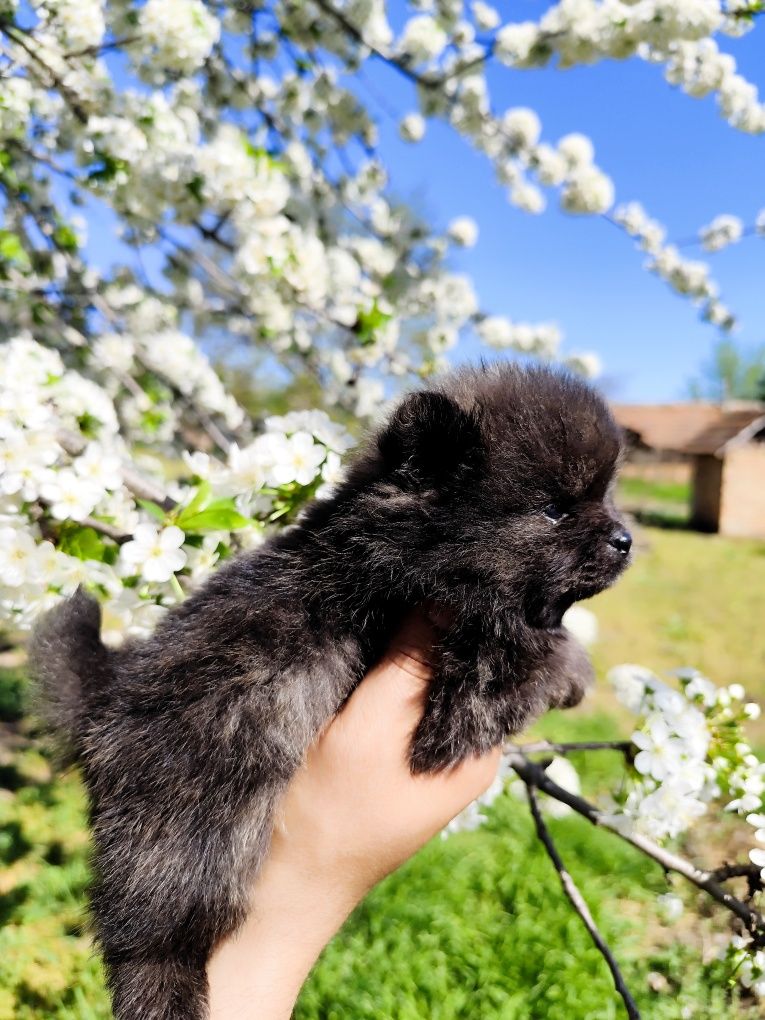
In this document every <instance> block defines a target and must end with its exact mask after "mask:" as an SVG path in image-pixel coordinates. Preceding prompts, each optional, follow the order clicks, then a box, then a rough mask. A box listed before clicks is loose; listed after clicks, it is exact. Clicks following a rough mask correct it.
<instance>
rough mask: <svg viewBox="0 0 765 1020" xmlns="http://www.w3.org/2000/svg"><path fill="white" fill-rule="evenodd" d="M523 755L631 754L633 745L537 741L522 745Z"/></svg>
mask: <svg viewBox="0 0 765 1020" xmlns="http://www.w3.org/2000/svg"><path fill="white" fill-rule="evenodd" d="M518 750H519V751H520V753H521V754H544V753H547V754H573V753H575V752H576V751H619V752H620V753H621V754H625V755H628V754H631V753H632V750H633V744H632V743H631V741H629V740H581V741H579V740H577V741H573V742H568V743H562V744H556V743H553V742H552V741H550V740H536V741H534V743H533V744H521V745H520V746H519V747H518Z"/></svg>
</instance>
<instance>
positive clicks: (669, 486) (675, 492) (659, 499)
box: [619, 477, 691, 503]
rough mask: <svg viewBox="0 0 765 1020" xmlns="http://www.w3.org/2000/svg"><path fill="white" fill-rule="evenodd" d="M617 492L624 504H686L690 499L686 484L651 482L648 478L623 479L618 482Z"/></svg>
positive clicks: (688, 485)
mask: <svg viewBox="0 0 765 1020" xmlns="http://www.w3.org/2000/svg"><path fill="white" fill-rule="evenodd" d="M619 492H620V495H621V497H622V499H623V500H624V501H625V502H626V501H629V502H630V503H637V502H638V501H639V500H646V501H648V500H650V501H652V502H656V503H687V502H688V501H689V499H690V497H691V487H690V484H689V483H688V482H670V481H652V480H651V479H649V478H638V477H623V478H621V479H620V480H619Z"/></svg>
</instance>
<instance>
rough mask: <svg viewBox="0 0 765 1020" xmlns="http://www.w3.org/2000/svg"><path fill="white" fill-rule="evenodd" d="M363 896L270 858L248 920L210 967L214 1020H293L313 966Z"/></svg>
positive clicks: (224, 944) (220, 947) (220, 948)
mask: <svg viewBox="0 0 765 1020" xmlns="http://www.w3.org/2000/svg"><path fill="white" fill-rule="evenodd" d="M362 895H363V893H360V894H358V895H356V894H355V893H354V892H352V891H351V888H350V887H349V885H348V884H347V883H341V882H339V881H335V882H332V881H329V882H327V881H326V880H325V879H322V880H319V876H314V875H313V874H312V873H310V872H309V871H307V870H305V869H304V868H301V867H295V866H292V865H291V864H290V863H287V862H285V861H280V860H279V859H278V858H277V859H273V858H269V859H267V860H266V862H265V865H264V868H263V871H262V873H261V875H260V877H259V879H258V882H257V884H256V886H255V889H254V892H253V897H252V909H251V910H250V912H249V915H248V917H247V920H246V921H245V923H244V925H243V926H242V928H241V929H239V931H237V932H236V933H235V934H234V935H232V936H231V937H229V938H227V939H225V940H224V941H223V942H222V943H220V944H219V945H218V946H217V947H216V950H215V952H214V953H213V955H212V957H211V959H210V962H209V964H208V980H209V986H210V1016H211V1020H229V1018H230V1017H232V1016H236V1017H237V1018H242V1020H248V1018H252V1020H255V1018H256V1017H257V1018H258V1020H288V1018H289V1017H290V1016H291V1013H292V1007H293V1005H294V1003H295V1000H296V999H297V997H298V995H299V993H300V989H301V987H302V985H303V982H304V981H305V979H306V977H307V976H308V974H309V973H310V971H311V968H312V967H313V964H314V963H315V961H316V959H317V958H318V956H319V954H320V953H321V951H322V949H323V948H324V946H325V945H326V944H327V942H329V940H330V939H331V938H332V936H333V935H334V934H335V933H336V932H337V931H338V929H339V928H340V927H341V925H342V924H343V922H344V921H345V919H346V917H347V916H348V914H349V913H350V912H351V911H352V910H353V908H354V906H355V905H356V903H357V902H358V901H359V899H361V896H362Z"/></svg>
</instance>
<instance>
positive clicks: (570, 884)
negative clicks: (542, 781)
mask: <svg viewBox="0 0 765 1020" xmlns="http://www.w3.org/2000/svg"><path fill="white" fill-rule="evenodd" d="M526 793H527V794H528V798H529V807H530V808H531V814H532V817H533V819H534V825H535V826H536V830H537V836H539V839H540V841H541V842H542V845H543V846H544V848H545V850H546V851H547V854H548V856H549V858H550V860H551V861H552V862H553V866H554V868H555V870H556V871H557V872H558V877H559V878H560V884H561V885H562V886H563V891H564V892H565V894H566V896H568V898H569V900H570V901H571V905H572V906H573V908H574V910H575V911H576V912H577V914H579V916H580V917H581V919H582V923H583V924H584V926H585V928H586V929H587V931H588V932H589V933H590V937H591V938H592V941H593V942H594V943H595V945H596V946H597V948H598V951H599V952H600V954H601V955H602V957H603V959H604V960H605V961H606V963H607V964H608V969H609V970H610V971H611V976H612V977H613V979H614V985H615V987H616V990H617V992H618V993H619V995H620V996H621V998H622V1001H623V1002H624V1008H625V1009H626V1010H627V1016H628V1017H629V1018H630V1020H640V1011H639V1010H638V1008H637V1005H636V1003H635V1000H634V999H633V998H632V996H631V995H630V991H629V989H628V988H627V985H626V984H625V981H624V978H623V977H622V972H621V971H620V970H619V965H618V964H617V962H616V960H615V959H614V955H613V953H612V952H611V950H610V949H609V948H608V944H607V943H606V940H605V939H604V938H603V936H602V935H601V934H600V931H599V930H598V926H597V925H596V924H595V919H594V918H593V916H592V914H591V913H590V908H589V907H588V906H587V903H586V901H585V899H584V897H583V896H582V894H581V893H580V892H579V889H578V887H577V885H576V883H575V882H574V880H573V878H572V877H571V875H570V874H569V873H568V871H566V867H565V865H564V864H563V860H562V859H561V856H560V854H559V853H558V849H557V847H556V846H555V843H554V841H553V838H552V835H551V834H550V830H549V829H548V828H547V826H546V824H545V821H544V818H542V812H541V811H540V810H539V801H538V800H537V795H536V793H535V792H534V787H533V786H532V785H530V784H528V783H527V784H526Z"/></svg>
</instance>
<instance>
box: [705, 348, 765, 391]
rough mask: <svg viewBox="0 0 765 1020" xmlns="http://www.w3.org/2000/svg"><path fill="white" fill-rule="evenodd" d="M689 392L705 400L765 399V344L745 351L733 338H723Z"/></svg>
mask: <svg viewBox="0 0 765 1020" xmlns="http://www.w3.org/2000/svg"><path fill="white" fill-rule="evenodd" d="M688 392H689V393H690V395H691V396H692V397H693V398H694V399H696V400H700V399H704V400H717V401H723V400H765V347H760V348H756V349H754V350H744V349H742V347H741V346H740V344H737V343H735V342H734V341H733V340H729V339H725V340H720V341H718V343H717V344H716V346H715V348H714V351H713V352H712V357H711V358H710V360H709V361H707V362H705V363H704V365H702V367H701V372H700V373H699V375H698V376H697V377H695V378H693V379H691V380H690V382H689V383H688Z"/></svg>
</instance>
